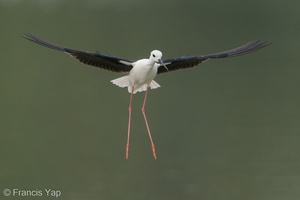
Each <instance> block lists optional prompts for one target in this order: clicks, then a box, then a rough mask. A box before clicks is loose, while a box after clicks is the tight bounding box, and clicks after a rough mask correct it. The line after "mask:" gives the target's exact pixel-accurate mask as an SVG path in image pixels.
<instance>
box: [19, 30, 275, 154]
mask: <svg viewBox="0 0 300 200" xmlns="http://www.w3.org/2000/svg"><path fill="white" fill-rule="evenodd" d="M22 37H23V38H25V39H27V40H29V41H31V42H34V43H36V44H39V45H41V46H44V47H48V48H50V49H54V50H58V51H63V52H65V53H67V54H69V55H71V56H72V57H73V58H76V59H77V60H79V61H80V62H82V63H84V64H87V65H91V66H95V67H99V68H101V69H105V70H109V71H112V72H117V73H127V75H125V76H122V77H120V78H117V79H114V80H112V81H111V82H112V83H113V84H115V85H117V86H119V87H122V88H124V87H127V89H128V92H129V93H130V101H129V108H128V129H127V143H126V159H128V155H129V139H130V127H131V112H132V97H133V94H135V93H137V92H143V91H145V92H146V93H145V97H144V101H143V106H142V113H143V116H144V120H145V124H146V128H147V132H148V135H149V138H150V142H151V147H152V153H153V156H154V158H155V159H156V158H157V157H156V151H155V146H154V143H153V139H152V135H151V132H150V128H149V124H148V120H147V116H146V113H145V105H146V101H147V95H148V89H149V88H150V89H156V88H159V87H160V85H159V84H158V83H157V82H156V81H155V80H154V78H155V76H156V75H157V74H163V73H167V72H172V71H175V70H179V69H186V68H192V67H195V66H197V65H199V64H200V63H202V62H204V61H206V60H209V59H215V58H230V57H235V56H241V55H245V54H248V53H252V52H254V51H257V50H259V49H261V48H264V47H266V46H268V45H270V43H268V42H266V41H260V40H255V41H251V42H249V43H247V44H244V45H242V46H240V47H237V48H235V49H231V50H227V51H223V52H219V53H213V54H207V55H202V56H182V57H177V58H170V59H166V60H162V52H161V51H159V50H153V51H152V52H151V53H150V57H149V59H141V60H137V61H131V60H127V59H124V58H120V57H116V56H112V55H106V54H103V53H101V52H99V51H96V52H94V53H92V52H88V51H80V50H76V49H71V48H67V47H63V46H59V45H56V44H53V43H49V42H47V41H45V40H42V39H40V38H38V37H36V36H35V35H33V34H31V33H25V36H22Z"/></svg>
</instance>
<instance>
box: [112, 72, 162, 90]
mask: <svg viewBox="0 0 300 200" xmlns="http://www.w3.org/2000/svg"><path fill="white" fill-rule="evenodd" d="M110 82H112V83H113V84H115V85H117V86H119V87H121V88H124V87H128V92H129V93H131V91H132V85H131V84H130V82H129V80H128V75H127V76H122V77H120V78H117V79H114V80H111V81H110ZM147 87H150V89H156V88H159V87H160V85H159V84H158V83H157V82H156V81H154V80H152V81H151V83H150V85H149V86H148V85H147V84H144V85H142V86H141V87H138V88H134V91H133V94H135V93H137V92H143V91H146V90H147Z"/></svg>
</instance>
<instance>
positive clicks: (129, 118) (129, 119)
mask: <svg viewBox="0 0 300 200" xmlns="http://www.w3.org/2000/svg"><path fill="white" fill-rule="evenodd" d="M133 91H134V87H132V91H131V94H130V102H129V108H128V131H127V144H126V159H128V151H129V139H130V122H131V111H132V95H133Z"/></svg>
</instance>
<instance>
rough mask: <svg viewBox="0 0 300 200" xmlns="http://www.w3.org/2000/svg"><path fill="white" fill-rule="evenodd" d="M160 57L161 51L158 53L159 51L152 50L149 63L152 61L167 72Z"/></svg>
mask: <svg viewBox="0 0 300 200" xmlns="http://www.w3.org/2000/svg"><path fill="white" fill-rule="evenodd" d="M161 57H162V52H161V51H159V50H153V51H151V54H150V58H149V59H150V60H151V61H154V62H155V63H157V64H160V65H161V66H164V67H165V68H166V69H167V70H169V69H168V68H167V67H166V65H165V64H164V63H163V61H162V60H161Z"/></svg>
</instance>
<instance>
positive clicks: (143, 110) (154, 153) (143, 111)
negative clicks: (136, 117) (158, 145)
mask: <svg viewBox="0 0 300 200" xmlns="http://www.w3.org/2000/svg"><path fill="white" fill-rule="evenodd" d="M147 96H148V88H147V90H146V94H145V98H144V103H143V107H142V113H143V116H144V119H145V123H146V127H147V131H148V135H149V138H150V142H151V146H152V152H153V156H154V158H155V159H156V152H155V146H154V143H153V140H152V136H151V132H150V128H149V125H148V121H147V117H146V113H145V105H146V100H147Z"/></svg>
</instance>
